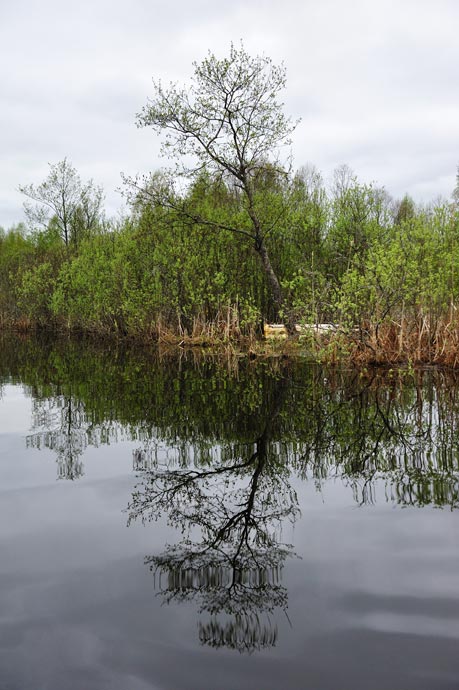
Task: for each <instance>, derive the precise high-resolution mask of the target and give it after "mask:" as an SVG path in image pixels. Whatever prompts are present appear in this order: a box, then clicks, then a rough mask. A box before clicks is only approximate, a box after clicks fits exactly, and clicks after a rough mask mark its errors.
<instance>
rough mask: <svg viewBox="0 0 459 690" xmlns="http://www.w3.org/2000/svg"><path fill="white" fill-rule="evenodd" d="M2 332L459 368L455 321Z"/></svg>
mask: <svg viewBox="0 0 459 690" xmlns="http://www.w3.org/2000/svg"><path fill="white" fill-rule="evenodd" d="M2 330H3V331H11V332H16V333H22V334H30V333H34V332H42V333H47V334H50V335H55V336H57V335H59V336H76V337H85V338H86V337H87V338H90V339H93V340H97V341H99V342H100V341H106V342H110V341H126V342H132V343H136V344H138V345H141V346H147V347H148V346H150V345H152V344H154V345H155V346H159V347H160V348H163V349H166V350H167V349H172V350H174V349H181V350H188V349H194V350H200V349H202V350H205V351H212V352H215V353H217V354H225V355H228V354H229V355H234V356H237V357H249V358H252V359H253V358H258V357H261V358H269V357H302V358H305V359H308V360H310V361H311V362H317V363H320V364H326V365H339V364H341V365H346V366H349V365H350V366H355V367H367V366H410V367H411V366H426V365H434V366H444V367H448V368H452V369H459V321H457V320H452V319H449V320H441V319H438V320H436V321H435V323H429V321H428V320H427V319H420V320H414V321H409V320H407V319H403V320H401V321H400V322H397V323H396V322H393V321H388V322H385V323H382V324H376V325H373V324H364V325H362V326H360V327H355V326H354V327H352V328H344V327H342V326H340V325H339V324H319V325H317V324H316V325H311V324H309V325H303V326H301V327H298V328H297V333H296V335H294V336H287V334H286V331H285V329H284V328H283V327H282V325H281V324H276V325H273V324H271V325H268V324H267V325H266V326H265V328H264V330H263V331H261V329H260V330H259V331H258V332H256V331H255V329H251V330H250V331H249V332H248V333H247V334H244V335H243V334H241V333H240V332H236V333H234V334H231V333H229V332H228V330H227V329H219V328H218V327H217V325H216V324H214V323H212V324H207V327H206V326H205V325H204V326H203V325H202V324H201V326H200V328H199V329H197V330H195V331H192V332H191V333H189V332H188V331H187V330H182V331H181V332H177V331H176V330H172V329H166V328H162V329H154V330H153V329H152V331H151V332H150V333H126V332H122V331H120V330H109V329H107V330H102V329H89V328H87V329H82V328H64V327H63V326H62V325H60V326H56V325H54V324H46V325H44V324H36V323H33V322H31V321H25V320H21V321H20V322H17V323H10V324H8V325H7V326H5V325H4V326H3V328H2Z"/></svg>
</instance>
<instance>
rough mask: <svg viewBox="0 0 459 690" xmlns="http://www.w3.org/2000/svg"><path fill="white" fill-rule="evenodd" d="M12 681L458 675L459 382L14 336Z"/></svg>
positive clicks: (7, 615) (4, 432)
mask: <svg viewBox="0 0 459 690" xmlns="http://www.w3.org/2000/svg"><path fill="white" fill-rule="evenodd" d="M0 395H1V397H0V491H1V497H0V549H1V550H0V553H1V556H2V557H1V560H0V668H1V671H0V688H1V690H45V689H46V690H67V689H68V690H92V689H95V690H99V689H100V690H102V689H104V690H105V689H107V690H147V689H149V690H150V689H151V690H156V689H157V690H166V689H170V690H194V689H196V690H239V689H240V690H245V689H247V690H248V689H249V688H250V690H258V689H260V690H279V688H282V689H286V690H289V689H290V688H292V689H298V688H306V689H311V690H325V689H327V690H328V689H330V690H336V689H337V688H341V689H343V690H347V689H352V690H360V689H362V690H363V689H365V690H411V689H413V690H423V689H425V690H436V689H437V688H439V689H440V688H441V689H445V690H446V689H452V688H458V687H459V529H458V513H457V511H456V508H457V507H458V479H459V433H458V432H459V429H458V425H459V380H457V379H455V378H454V377H453V375H452V374H448V373H446V372H441V371H437V370H426V371H422V372H415V373H413V372H409V371H388V370H385V371H369V372H364V373H358V372H357V373H356V372H354V371H336V370H325V369H322V368H320V367H317V366H312V365H310V364H308V363H307V362H302V361H296V362H289V361H284V360H276V361H274V362H260V361H254V362H252V361H249V360H247V359H242V360H236V359H228V360H224V361H222V360H218V359H216V358H212V357H210V356H204V355H202V354H201V355H198V354H196V353H190V354H183V356H181V357H178V356H172V355H171V354H167V353H164V352H154V353H151V352H144V351H142V352H139V351H134V350H130V349H127V348H121V347H120V346H115V345H105V346H103V347H100V346H99V347H96V346H95V345H94V344H92V345H90V344H88V343H84V342H74V341H68V340H66V341H53V342H49V341H46V340H37V339H28V338H13V337H3V338H1V339H0Z"/></svg>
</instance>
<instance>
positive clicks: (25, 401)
mask: <svg viewBox="0 0 459 690" xmlns="http://www.w3.org/2000/svg"><path fill="white" fill-rule="evenodd" d="M31 410H32V400H31V398H30V397H27V396H26V395H25V394H24V389H23V386H14V385H11V384H7V385H5V386H3V387H2V389H1V393H0V434H10V433H19V432H23V433H26V432H27V431H28V430H29V429H30V424H31Z"/></svg>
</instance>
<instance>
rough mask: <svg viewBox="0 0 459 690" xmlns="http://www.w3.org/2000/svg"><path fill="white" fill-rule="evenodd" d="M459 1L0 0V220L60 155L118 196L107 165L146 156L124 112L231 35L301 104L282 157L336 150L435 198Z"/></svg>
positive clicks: (447, 165)
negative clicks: (289, 149)
mask: <svg viewBox="0 0 459 690" xmlns="http://www.w3.org/2000/svg"><path fill="white" fill-rule="evenodd" d="M458 36H459V0H428V1H427V0H232V1H231V2H218V0H175V2H166V1H165V0H161V2H159V1H158V0H130V1H129V2H128V1H127V0H123V1H121V0H79V1H78V2H69V1H67V2H66V1H65V0H39V1H38V0H0V94H1V107H0V155H1V166H0V225H2V226H4V227H9V226H10V225H12V224H13V223H16V222H19V221H20V220H23V219H24V214H23V210H22V198H21V195H20V194H19V192H18V191H17V187H18V185H19V184H26V183H29V182H34V183H39V182H41V181H42V180H43V179H44V178H45V177H46V175H47V173H48V169H49V168H48V164H49V163H56V162H58V161H59V160H62V159H63V158H64V157H65V156H67V158H68V159H69V160H70V161H71V162H72V163H73V165H74V166H75V167H76V168H77V170H78V172H79V173H80V175H81V177H82V178H83V179H84V180H86V179H88V178H93V179H94V181H95V182H96V183H98V184H101V185H103V187H104V189H105V193H106V207H107V211H108V213H109V215H115V214H116V213H117V211H118V209H119V208H120V207H121V206H122V203H123V201H122V198H121V196H120V194H119V193H118V192H117V191H116V190H117V188H119V187H120V185H121V179H120V173H121V172H122V171H123V172H125V173H127V174H130V175H133V174H135V173H138V172H139V173H144V172H148V171H150V170H155V169H156V168H158V167H159V166H160V165H164V164H165V162H164V160H162V159H159V158H158V152H159V141H158V139H157V137H156V136H155V135H154V134H153V132H151V131H148V130H145V129H143V130H138V129H137V128H136V126H135V114H136V113H137V112H139V110H140V109H141V107H142V106H143V105H144V103H145V102H146V100H147V98H148V96H149V95H151V94H152V89H151V80H152V78H153V77H154V78H161V79H162V81H163V82H166V83H167V82H168V81H170V80H172V81H179V82H186V81H187V80H188V78H189V76H190V75H191V73H192V65H191V63H192V62H193V61H194V60H197V61H200V60H201V59H202V58H203V57H204V56H205V55H206V53H207V52H208V50H209V49H210V50H211V51H212V52H214V53H215V54H216V55H217V56H218V57H223V56H224V55H226V54H227V53H228V50H229V46H230V43H231V41H233V42H235V43H238V42H239V40H240V39H242V40H243V42H244V45H245V48H246V49H247V51H248V52H249V53H251V54H253V55H255V54H265V55H267V56H269V57H271V58H272V59H273V60H274V62H277V63H278V62H282V61H283V62H284V63H285V66H286V68H287V88H286V91H285V94H284V101H285V110H286V113H287V114H289V115H292V116H293V117H295V118H297V117H301V123H300V125H299V126H298V128H297V130H296V133H295V136H294V142H293V157H294V165H295V167H300V166H302V165H304V164H307V163H312V164H314V165H316V166H317V168H318V169H319V170H321V171H322V173H323V175H324V177H325V178H326V179H327V178H329V177H331V174H332V172H333V170H334V168H336V167H337V166H338V165H340V164H342V163H346V164H348V165H349V166H350V167H351V168H352V169H353V170H354V171H355V173H356V174H357V175H358V177H359V179H361V180H362V181H365V182H371V181H374V182H376V183H377V184H378V185H381V186H384V187H385V188H386V189H387V190H388V192H390V193H391V194H392V195H394V196H396V197H400V196H402V195H403V194H404V193H405V192H408V193H409V194H411V195H412V196H413V197H414V199H415V200H416V201H430V200H433V199H435V198H436V197H438V196H439V195H442V196H445V197H449V196H450V194H451V192H452V190H453V188H454V184H455V175H456V167H457V164H458V163H459V39H458Z"/></svg>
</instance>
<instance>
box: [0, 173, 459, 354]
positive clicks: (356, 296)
mask: <svg viewBox="0 0 459 690" xmlns="http://www.w3.org/2000/svg"><path fill="white" fill-rule="evenodd" d="M63 167H64V170H63V169H62V168H63ZM69 177H70V179H71V180H72V181H73V183H74V186H73V188H72V197H71V203H67V206H66V208H65V209H63V208H62V206H61V205H60V203H61V202H60V201H59V199H60V197H59V189H60V187H59V185H60V184H63V180H64V181H66V182H68V179H69ZM161 183H162V180H161V174H160V173H158V174H157V175H155V176H154V179H153V180H152V182H151V184H155V185H156V186H158V184H161ZM44 185H45V186H44ZM53 185H54V187H53ZM253 186H254V189H255V190H256V199H255V202H254V203H256V204H257V205H258V207H257V208H258V211H257V212H258V214H259V215H261V216H262V218H263V226H264V228H267V230H266V231H265V235H264V242H265V244H266V247H267V251H268V252H269V257H270V260H271V264H272V267H273V270H274V272H275V274H276V275H277V276H278V278H279V281H280V283H281V286H282V290H283V295H284V313H283V314H281V317H282V318H283V319H285V320H286V319H287V318H289V319H290V320H294V321H295V322H297V323H300V324H301V323H303V324H317V323H333V324H335V325H336V326H337V327H338V329H337V332H336V333H335V334H334V335H333V336H331V335H330V336H329V342H327V343H325V342H324V341H323V339H322V340H321V341H320V344H316V345H315V347H316V348H320V350H321V353H322V355H323V356H324V357H327V356H328V357H329V358H331V357H332V356H336V354H337V352H338V354H340V355H341V356H343V355H348V356H353V357H354V358H355V357H359V358H361V359H362V360H363V359H366V360H374V361H383V360H389V361H401V360H407V359H409V360H411V361H414V362H416V361H431V362H443V363H447V364H452V365H456V364H457V363H458V362H459V328H458V326H459V321H458V317H457V306H458V304H459V268H458V267H459V204H458V203H457V199H456V198H455V195H454V194H453V197H452V199H451V200H442V201H438V202H436V203H432V204H430V205H427V206H422V207H421V206H417V205H416V204H415V203H414V202H413V201H412V200H411V199H410V198H409V197H407V196H406V197H405V198H404V199H402V200H401V201H398V202H397V201H394V200H393V199H392V198H391V197H390V196H389V195H388V194H387V192H386V191H385V190H384V189H381V188H378V187H376V186H374V185H369V184H363V183H361V182H359V180H358V179H357V178H356V177H355V176H354V175H353V174H352V172H351V171H350V170H349V169H348V168H347V167H345V166H343V167H341V168H340V169H338V170H337V171H336V173H335V177H334V183H333V184H332V185H331V188H330V187H326V185H325V184H324V181H323V179H322V177H321V175H320V174H319V173H318V172H317V171H316V170H315V169H313V168H304V169H302V170H300V171H298V172H297V173H296V174H295V175H293V176H291V177H287V176H285V175H282V174H279V173H278V172H277V171H276V169H275V168H274V167H273V168H272V169H271V170H270V169H269V168H268V169H265V170H264V171H263V172H262V173H260V176H259V179H257V180H256V181H255V183H253ZM147 188H148V187H147ZM53 189H54V196H53ZM21 191H23V192H24V194H26V195H27V197H28V199H29V200H31V202H32V203H31V204H30V205H28V206H27V207H26V212H27V215H28V221H29V228H28V230H26V227H25V226H23V225H19V226H16V227H13V228H11V229H10V230H9V231H7V232H6V231H1V232H0V320H1V324H2V325H3V326H6V325H14V326H16V327H38V328H44V327H46V328H50V327H51V328H55V329H72V330H82V331H92V332H95V333H100V334H106V333H116V334H122V335H129V336H134V337H137V338H141V339H146V340H148V339H155V340H174V339H175V340H176V339H179V340H181V341H184V342H187V341H194V342H214V341H215V340H219V341H225V340H226V341H229V340H237V339H241V338H250V339H253V338H255V337H256V336H257V334H260V333H261V324H262V323H263V322H266V321H267V322H269V321H271V320H272V319H273V318H275V317H276V311H275V308H274V306H273V303H272V295H271V291H270V289H269V285H268V284H267V277H266V272H265V271H263V270H262V267H261V265H260V260H259V256H258V255H257V251H256V248H254V246H253V242H252V241H251V240H250V239H249V238H248V236H247V235H246V234H244V232H241V233H237V232H234V230H232V229H233V228H241V230H242V231H243V230H244V223H246V222H247V220H246V215H244V213H243V210H244V209H242V206H241V205H242V204H243V201H244V200H243V199H241V195H240V192H239V190H238V188H237V186H235V185H234V184H232V183H231V181H227V180H225V178H224V177H222V178H221V179H218V180H216V179H215V178H213V179H211V178H210V177H208V176H207V175H206V174H205V173H202V175H201V176H199V177H198V178H197V180H195V181H194V182H193V184H192V185H191V186H189V187H188V188H187V190H186V191H182V192H180V193H179V192H177V193H176V194H177V196H176V204H175V206H176V207H175V208H166V207H164V206H159V205H155V203H154V201H153V199H154V197H152V201H151V202H150V201H149V200H148V195H146V194H145V193H143V194H142V195H141V196H138V197H136V196H135V195H134V196H133V198H132V199H131V201H132V206H131V212H130V214H129V215H127V216H126V217H124V218H123V219H120V220H117V221H107V220H106V219H105V216H104V212H103V207H102V194H101V190H100V189H99V188H97V187H95V186H94V185H93V184H92V183H91V182H90V183H87V184H86V185H83V184H82V183H81V181H80V180H79V178H78V176H77V174H76V171H75V170H74V169H73V168H72V167H71V166H70V165H69V163H68V162H67V161H63V162H61V163H59V164H57V165H56V166H51V172H50V176H49V178H48V179H47V180H46V181H45V183H43V185H41V186H40V187H35V188H34V187H33V186H29V187H27V188H26V187H24V188H22V189H21ZM45 192H46V194H48V197H47V201H48V203H47V204H44V201H43V194H44V193H45ZM456 196H457V195H456ZM61 197H62V195H61ZM50 200H51V201H50ZM67 201H69V200H67ZM53 204H54V205H53ZM180 204H183V206H182V207H181V206H180ZM181 208H182V209H183V208H186V209H187V211H186V214H184V213H183V212H181ZM202 218H205V219H206V222H205V223H203V222H200V219H202ZM225 228H231V229H228V230H227V229H225ZM304 337H305V336H304ZM310 344H311V346H313V344H312V343H310ZM332 352H333V353H334V354H333V355H332ZM327 353H328V354H327Z"/></svg>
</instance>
